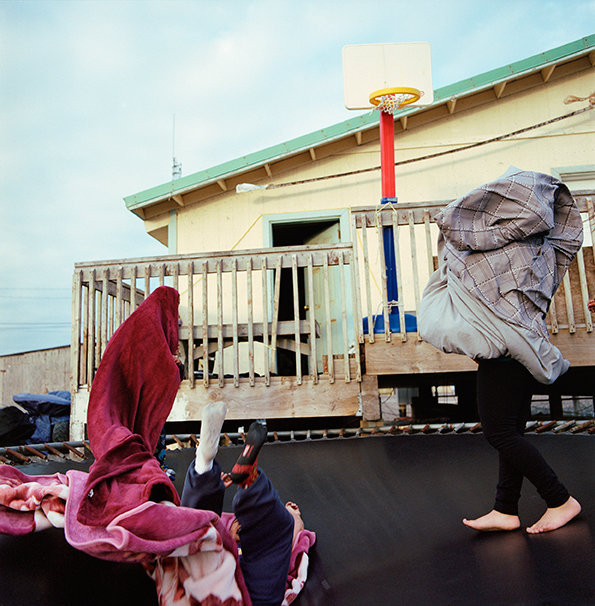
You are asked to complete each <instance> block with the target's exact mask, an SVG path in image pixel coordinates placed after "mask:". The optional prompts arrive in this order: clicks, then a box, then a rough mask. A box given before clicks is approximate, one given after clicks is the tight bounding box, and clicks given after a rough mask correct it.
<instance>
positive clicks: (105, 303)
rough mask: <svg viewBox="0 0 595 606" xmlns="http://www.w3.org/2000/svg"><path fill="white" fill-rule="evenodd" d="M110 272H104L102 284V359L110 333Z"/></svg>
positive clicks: (105, 270)
mask: <svg viewBox="0 0 595 606" xmlns="http://www.w3.org/2000/svg"><path fill="white" fill-rule="evenodd" d="M108 272H109V270H107V269H104V270H103V277H102V284H103V290H102V292H101V357H103V354H104V353H105V348H106V347H107V340H108V331H109V314H108V312H109V294H108V289H107V284H108V282H109V273H108Z"/></svg>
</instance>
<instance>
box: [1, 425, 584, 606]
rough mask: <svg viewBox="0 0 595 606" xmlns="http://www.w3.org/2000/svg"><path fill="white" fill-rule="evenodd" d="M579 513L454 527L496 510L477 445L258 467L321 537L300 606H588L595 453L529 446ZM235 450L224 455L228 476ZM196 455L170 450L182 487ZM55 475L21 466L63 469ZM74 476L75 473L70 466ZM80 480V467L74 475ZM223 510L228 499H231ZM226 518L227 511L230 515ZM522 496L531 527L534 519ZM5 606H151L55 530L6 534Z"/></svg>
mask: <svg viewBox="0 0 595 606" xmlns="http://www.w3.org/2000/svg"><path fill="white" fill-rule="evenodd" d="M529 439H530V440H531V441H532V442H533V443H534V444H536V445H537V446H538V448H539V449H540V450H541V452H542V453H543V454H544V455H545V456H546V458H547V460H548V461H549V462H550V464H551V465H552V466H553V467H554V469H555V470H556V471H557V473H558V474H559V475H560V477H561V478H562V480H563V481H564V482H565V483H566V485H567V487H568V488H569V490H570V492H571V493H572V494H573V495H575V496H576V497H577V498H578V499H579V500H580V501H581V503H582V505H583V513H582V514H581V515H580V516H579V517H578V518H577V519H576V520H574V521H573V522H571V523H570V524H569V525H568V526H567V527H565V528H562V529H560V530H558V531H556V532H553V533H549V534H545V535H540V536H529V535H527V534H526V533H525V532H524V531H516V532H512V533H498V534H478V533H476V532H474V531H471V530H469V529H467V528H465V527H464V526H463V525H462V524H461V522H460V519H461V518H462V517H463V516H467V517H474V516H478V515H481V514H483V513H485V512H486V511H487V510H488V509H489V508H490V507H491V505H492V497H493V492H494V485H495V482H496V474H497V457H496V455H495V454H494V452H493V451H492V449H491V448H490V447H489V446H488V445H487V443H486V442H485V440H484V439H483V437H482V436H481V435H473V434H461V435H455V434H447V435H436V434H434V435H419V434H418V435H398V436H371V437H357V438H337V439H332V440H331V439H320V440H311V441H303V442H288V443H282V442H281V443H274V444H267V445H265V447H264V448H263V451H262V454H261V457H260V462H261V464H262V467H263V468H264V469H265V470H266V471H267V473H268V475H269V477H270V478H271V479H272V480H273V483H274V484H275V485H276V486H277V488H278V490H279V493H280V495H281V498H282V499H284V500H289V499H291V500H294V501H296V502H298V503H299V504H300V506H301V508H302V512H303V514H304V519H305V522H306V526H307V527H308V528H310V529H312V530H314V531H316V533H317V537H318V540H317V544H316V547H315V548H314V550H313V552H312V559H311V564H310V576H309V580H308V582H307V584H306V587H305V588H304V590H303V592H302V594H301V595H300V597H299V598H298V600H297V601H296V602H295V604H296V605H297V606H305V605H313V606H314V605H316V606H318V605H320V606H334V605H337V606H350V605H354V606H360V605H361V606H367V605H370V604H378V605H380V604H382V605H401V604H403V605H407V606H411V605H424V606H425V605H428V604H432V605H442V604H445V605H446V604H457V605H470V606H471V605H473V606H475V605H477V604H485V605H496V604H506V605H514V604H523V605H529V604H531V605H532V604H535V605H537V604H560V605H562V604H563V605H565V606H568V605H581V606H585V605H588V604H595V575H593V562H594V561H595V545H594V540H595V539H594V537H595V483H594V482H593V478H594V477H595V456H594V455H595V447H594V446H595V441H594V438H593V437H592V436H589V435H559V434H558V435H552V434H544V435H531V436H529ZM239 450H240V447H239V446H236V447H230V448H223V449H222V450H221V451H220V457H219V460H220V461H221V463H222V465H223V468H224V469H226V468H230V466H231V465H232V463H233V461H234V460H235V458H236V457H237V455H238V451H239ZM193 454H194V451H193V450H190V449H186V450H180V451H173V452H172V453H171V454H170V455H168V464H169V465H170V466H172V467H174V468H175V469H176V470H177V474H178V475H177V479H176V485H177V487H178V488H179V487H180V486H181V483H182V482H183V474H184V470H185V468H186V466H187V464H188V462H189V461H190V460H192V457H193ZM65 465H66V464H63V463H58V464H54V463H50V464H36V465H27V466H24V467H22V470H23V471H25V472H26V473H29V474H40V473H42V474H46V473H53V472H54V471H56V470H60V471H64V470H65V468H66V467H65ZM72 466H73V467H74V466H75V465H72ZM76 466H77V467H79V468H84V463H81V464H77V465H76ZM228 497H229V500H230V498H231V494H229V495H228ZM228 506H229V503H228ZM542 510H543V505H542V502H541V500H540V499H539V497H538V496H537V494H536V492H535V490H534V489H533V487H532V486H531V485H529V484H526V485H525V486H524V491H523V498H522V500H521V509H520V515H521V519H522V522H523V524H524V525H525V526H526V525H528V524H529V523H532V522H533V521H535V520H536V519H537V518H538V517H539V516H540V515H541V513H542ZM0 562H1V565H0V605H1V606H17V605H18V606H21V605H22V604H28V605H30V606H36V605H39V606H41V605H43V606H53V605H60V606H70V605H72V606H74V605H76V606H78V605H80V604H85V605H86V606H93V605H95V604H97V605H100V604H101V605H102V606H103V605H105V604H127V605H128V606H136V605H139V606H140V605H143V606H148V605H151V604H156V599H155V595H154V589H153V584H152V581H151V580H150V579H149V578H148V577H146V576H145V574H144V572H143V571H142V569H141V568H140V567H139V566H136V565H123V564H116V563H112V562H105V561H101V560H96V559H94V558H91V557H90V556H87V555H85V554H83V553H81V552H78V551H76V550H74V549H72V548H71V547H70V546H69V545H68V544H67V543H66V541H65V540H64V537H63V532H62V530H58V529H54V530H50V531H45V532H42V533H39V534H36V535H28V536H24V537H6V536H0Z"/></svg>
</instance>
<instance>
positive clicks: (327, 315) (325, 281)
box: [322, 262, 335, 383]
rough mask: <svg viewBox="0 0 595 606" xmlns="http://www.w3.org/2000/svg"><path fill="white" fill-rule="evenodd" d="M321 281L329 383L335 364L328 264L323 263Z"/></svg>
mask: <svg viewBox="0 0 595 606" xmlns="http://www.w3.org/2000/svg"><path fill="white" fill-rule="evenodd" d="M322 280H323V284H324V312H325V319H326V343H327V350H326V353H327V356H328V377H329V381H330V382H331V383H334V382H335V362H334V356H333V325H332V321H331V304H330V300H331V296H330V287H329V268H328V263H326V262H325V264H324V266H323V268H322Z"/></svg>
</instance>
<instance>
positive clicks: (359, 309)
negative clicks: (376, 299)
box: [351, 216, 364, 343]
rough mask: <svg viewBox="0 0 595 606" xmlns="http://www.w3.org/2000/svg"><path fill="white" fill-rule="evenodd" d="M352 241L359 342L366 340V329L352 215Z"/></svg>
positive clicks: (356, 323) (354, 302)
mask: <svg viewBox="0 0 595 606" xmlns="http://www.w3.org/2000/svg"><path fill="white" fill-rule="evenodd" d="M351 241H352V243H353V263H351V280H352V290H353V294H352V296H353V311H354V315H355V318H354V324H355V330H356V335H357V342H358V343H363V342H364V331H363V324H362V317H363V316H362V306H361V301H362V291H361V285H360V281H359V272H360V261H359V253H358V252H357V248H358V247H357V227H356V224H355V217H354V216H352V217H351Z"/></svg>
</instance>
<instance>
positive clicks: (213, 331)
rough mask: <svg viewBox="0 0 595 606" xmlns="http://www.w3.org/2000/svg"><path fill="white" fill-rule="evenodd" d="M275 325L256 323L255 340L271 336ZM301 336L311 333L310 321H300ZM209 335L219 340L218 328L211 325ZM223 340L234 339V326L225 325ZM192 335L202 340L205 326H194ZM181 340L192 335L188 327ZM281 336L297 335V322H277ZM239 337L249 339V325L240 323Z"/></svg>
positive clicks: (180, 333) (316, 327) (318, 334)
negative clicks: (265, 333)
mask: <svg viewBox="0 0 595 606" xmlns="http://www.w3.org/2000/svg"><path fill="white" fill-rule="evenodd" d="M272 326H273V323H272V322H269V323H268V324H266V325H264V326H263V324H262V322H254V323H253V327H252V329H253V334H254V337H255V338H259V340H260V339H261V338H262V337H263V332H264V331H266V332H267V334H268V335H270V334H271V330H272ZM299 327H300V334H302V335H304V334H308V332H309V321H308V320H300V322H299ZM206 330H207V335H208V338H209V339H217V338H218V332H217V326H215V325H213V324H210V325H209V326H208V327H207V329H206ZM222 331H223V338H224V339H225V340H226V341H227V340H230V339H233V326H232V324H223V329H222ZM192 333H193V335H194V340H195V341H196V340H198V339H202V338H203V335H204V334H205V328H204V326H194V327H193V330H192ZM315 334H316V335H317V336H320V325H319V324H318V323H316V325H315ZM179 335H180V339H187V338H188V336H189V335H190V329H189V328H188V326H186V325H184V326H181V327H180V332H179ZM281 335H285V336H287V335H295V322H294V321H293V320H282V321H280V322H277V338H279V337H280V336H281ZM238 337H239V338H240V339H243V340H247V339H248V323H247V322H246V323H238Z"/></svg>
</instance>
